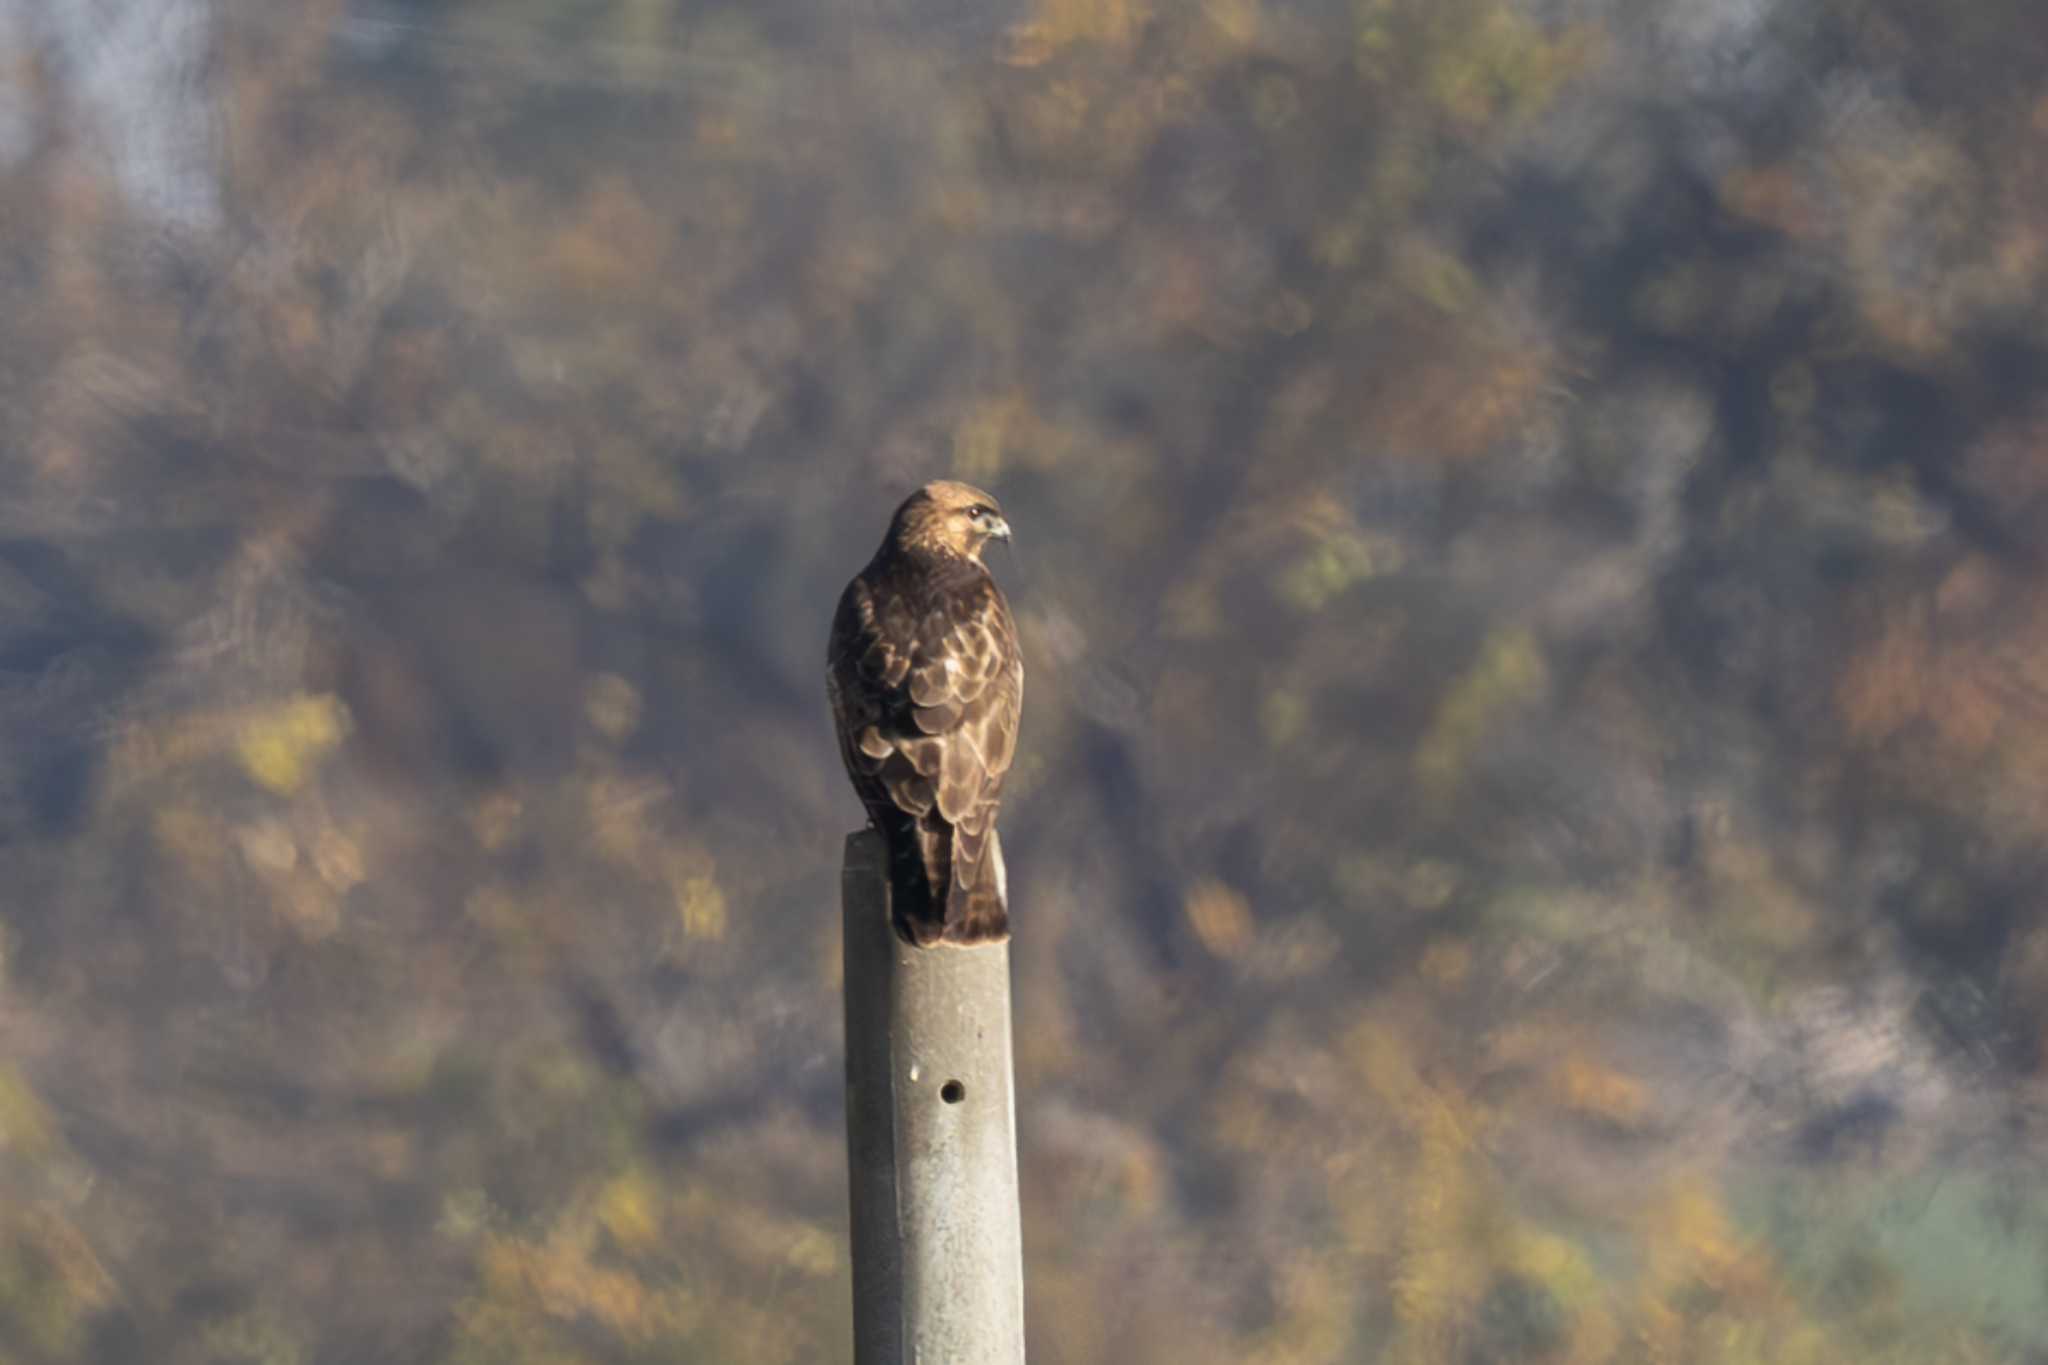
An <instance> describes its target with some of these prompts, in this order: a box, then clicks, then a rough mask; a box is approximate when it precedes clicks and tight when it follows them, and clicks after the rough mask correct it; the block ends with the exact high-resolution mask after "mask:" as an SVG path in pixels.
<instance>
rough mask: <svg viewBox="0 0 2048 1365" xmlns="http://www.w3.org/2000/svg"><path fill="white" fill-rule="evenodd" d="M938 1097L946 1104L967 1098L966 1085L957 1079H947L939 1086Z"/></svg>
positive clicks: (956, 1102)
mask: <svg viewBox="0 0 2048 1365" xmlns="http://www.w3.org/2000/svg"><path fill="white" fill-rule="evenodd" d="M939 1098H940V1099H942V1100H944V1101H945V1102H946V1103H948V1104H958V1103H960V1101H962V1100H964V1099H966V1098H967V1087H966V1086H964V1085H962V1084H961V1083H960V1082H958V1081H947V1082H946V1083H945V1084H944V1085H942V1086H940V1087H939Z"/></svg>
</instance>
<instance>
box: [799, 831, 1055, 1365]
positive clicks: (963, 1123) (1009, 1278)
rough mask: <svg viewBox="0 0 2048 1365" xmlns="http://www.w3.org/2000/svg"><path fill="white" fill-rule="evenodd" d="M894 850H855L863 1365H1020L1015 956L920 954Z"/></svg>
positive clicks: (850, 1148)
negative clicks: (897, 925)
mask: <svg viewBox="0 0 2048 1365" xmlns="http://www.w3.org/2000/svg"><path fill="white" fill-rule="evenodd" d="M887 868H888V855H887V852H886V849H885V848H884V845H883V842H882V836H881V835H879V834H877V833H875V832H874V831H872V830H862V831H860V832H859V833H857V834H850V835H848V836H847V838H846V862H845V866H844V870H843V871H842V872H841V874H840V875H841V887H840V893H841V900H842V904H843V912H844V915H845V920H846V945H845V954H846V1151H847V1164H848V1175H849V1184H850V1186H851V1188H852V1200H853V1211H852V1212H853V1342H854V1360H855V1362H856V1365H1023V1360H1024V1264H1023V1260H1024V1258H1023V1238H1022V1234H1021V1232H1020V1229H1019V1221H1018V1205H1017V1121H1016V1109H1015V1104H1016V1090H1015V1085H1014V1082H1013V1080H1012V1075H1011V1064H1010V947H1009V945H1008V944H1007V943H995V944H988V945H984V946H981V947H975V948H913V947H911V946H910V945H909V944H907V943H905V942H903V940H902V939H900V938H898V937H897V936H896V931H895V929H894V928H893V927H892V926H891V925H890V923H889V882H888V874H887Z"/></svg>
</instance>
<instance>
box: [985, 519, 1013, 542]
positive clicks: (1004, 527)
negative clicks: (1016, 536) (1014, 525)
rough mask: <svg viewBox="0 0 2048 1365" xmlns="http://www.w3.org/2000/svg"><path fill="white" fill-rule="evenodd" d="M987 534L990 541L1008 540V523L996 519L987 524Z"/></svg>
mask: <svg viewBox="0 0 2048 1365" xmlns="http://www.w3.org/2000/svg"><path fill="white" fill-rule="evenodd" d="M988 534H989V538H990V539H992V540H1008V539H1009V538H1010V523H1009V522H1007V521H1004V520H1003V519H1002V518H1001V517H997V518H996V519H995V520H994V521H992V522H990V523H989V524H988Z"/></svg>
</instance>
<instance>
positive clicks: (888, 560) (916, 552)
mask: <svg viewBox="0 0 2048 1365" xmlns="http://www.w3.org/2000/svg"><path fill="white" fill-rule="evenodd" d="M875 562H876V563H877V564H880V565H896V564H901V565H905V566H908V567H911V568H916V569H920V570H922V571H924V572H926V573H930V574H936V575H939V576H941V577H948V578H950V577H956V576H957V577H960V578H973V577H976V576H978V575H981V574H985V573H987V572H988V567H987V566H986V565H984V564H983V563H982V562H981V556H980V555H978V554H962V553H961V552H960V551H958V550H956V549H954V548H952V547H951V546H950V545H941V544H937V543H934V542H930V541H918V540H912V541H895V540H891V541H887V542H885V543H884V544H883V546H882V548H881V549H880V550H879V551H878V552H876V554H875Z"/></svg>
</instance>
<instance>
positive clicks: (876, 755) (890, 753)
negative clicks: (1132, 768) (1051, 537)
mask: <svg viewBox="0 0 2048 1365" xmlns="http://www.w3.org/2000/svg"><path fill="white" fill-rule="evenodd" d="M1009 534H1010V528H1009V525H1008V523H1006V522H1005V521H1004V520H1003V517H1002V512H1001V509H999V508H998V507H997V506H996V501H995V499H994V498H992V497H990V496H989V495H988V494H986V493H984V492H982V491H981V490H980V489H978V488H972V487H969V486H968V485H967V484H964V483H953V482H950V481H940V482H938V483H930V484H926V485H925V486H924V487H923V488H920V489H919V490H918V491H917V492H915V493H913V494H911V495H910V497H909V498H908V499H906V500H905V501H904V503H903V505H902V506H901V507H899V508H897V509H896V515H895V517H894V518H893V519H892V520H891V521H890V523H889V533H888V535H887V536H886V537H884V538H883V541H882V547H881V548H880V549H879V550H877V551H875V557H874V558H873V559H871V560H869V561H868V565H867V567H866V568H864V569H862V570H861V571H860V573H859V574H857V575H855V577H854V579H853V581H852V582H851V583H849V584H847V585H846V591H845V593H843V594H842V595H841V596H840V599H839V610H838V612H837V614H836V615H835V616H834V617H833V620H832V640H831V645H830V648H829V650H828V651H827V657H826V687H827V691H828V692H829V693H830V695H831V698H832V714H833V718H834V720H835V721H836V723H837V725H838V730H839V749H840V754H841V756H842V757H843V758H844V759H845V760H846V771H847V775H848V776H850V777H851V778H852V779H853V786H854V790H855V791H857V792H858V793H859V794H860V799H861V801H862V803H863V804H865V805H866V806H867V809H868V819H869V821H870V822H871V823H872V824H873V825H874V826H875V828H877V829H879V830H880V831H881V832H882V834H883V837H884V838H886V839H887V840H888V844H889V868H890V904H891V907H892V914H893V916H894V919H895V921H896V928H897V930H898V932H900V933H901V934H902V935H903V936H904V937H905V938H907V939H909V940H910V941H911V942H913V943H917V944H931V943H954V944H970V943H984V942H988V941H990V940H994V939H1000V938H1003V937H1005V936H1006V935H1007V934H1008V932H1009V907H1008V889H1007V886H1006V884H1005V878H1004V872H1003V853H1002V844H1001V842H1000V840H999V839H998V838H997V837H996V809H997V807H998V805H999V804H1000V803H1001V800H1002V790H1003V774H1005V773H1006V772H1008V771H1009V768H1010V760H1011V759H1012V758H1013V757H1014V756H1015V754H1016V751H1017V717H1018V712H1019V709H1020V707H1021V706H1022V703H1023V697H1024V666H1023V660H1022V658H1021V656H1020V654H1019V651H1018V648H1017V628H1016V626H1015V625H1014V624H1013V623H1012V621H1011V620H1010V608H1009V604H1008V603H1007V602H1006V601H1004V600H1003V593H1002V589H1000V588H998V587H997V586H996V583H995V580H994V579H993V578H992V577H990V576H989V572H988V569H987V568H986V567H984V566H983V564H982V562H981V551H982V547H983V546H984V545H986V544H987V542H988V541H989V540H990V539H991V538H992V537H993V538H999V539H1008V538H1009Z"/></svg>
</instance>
